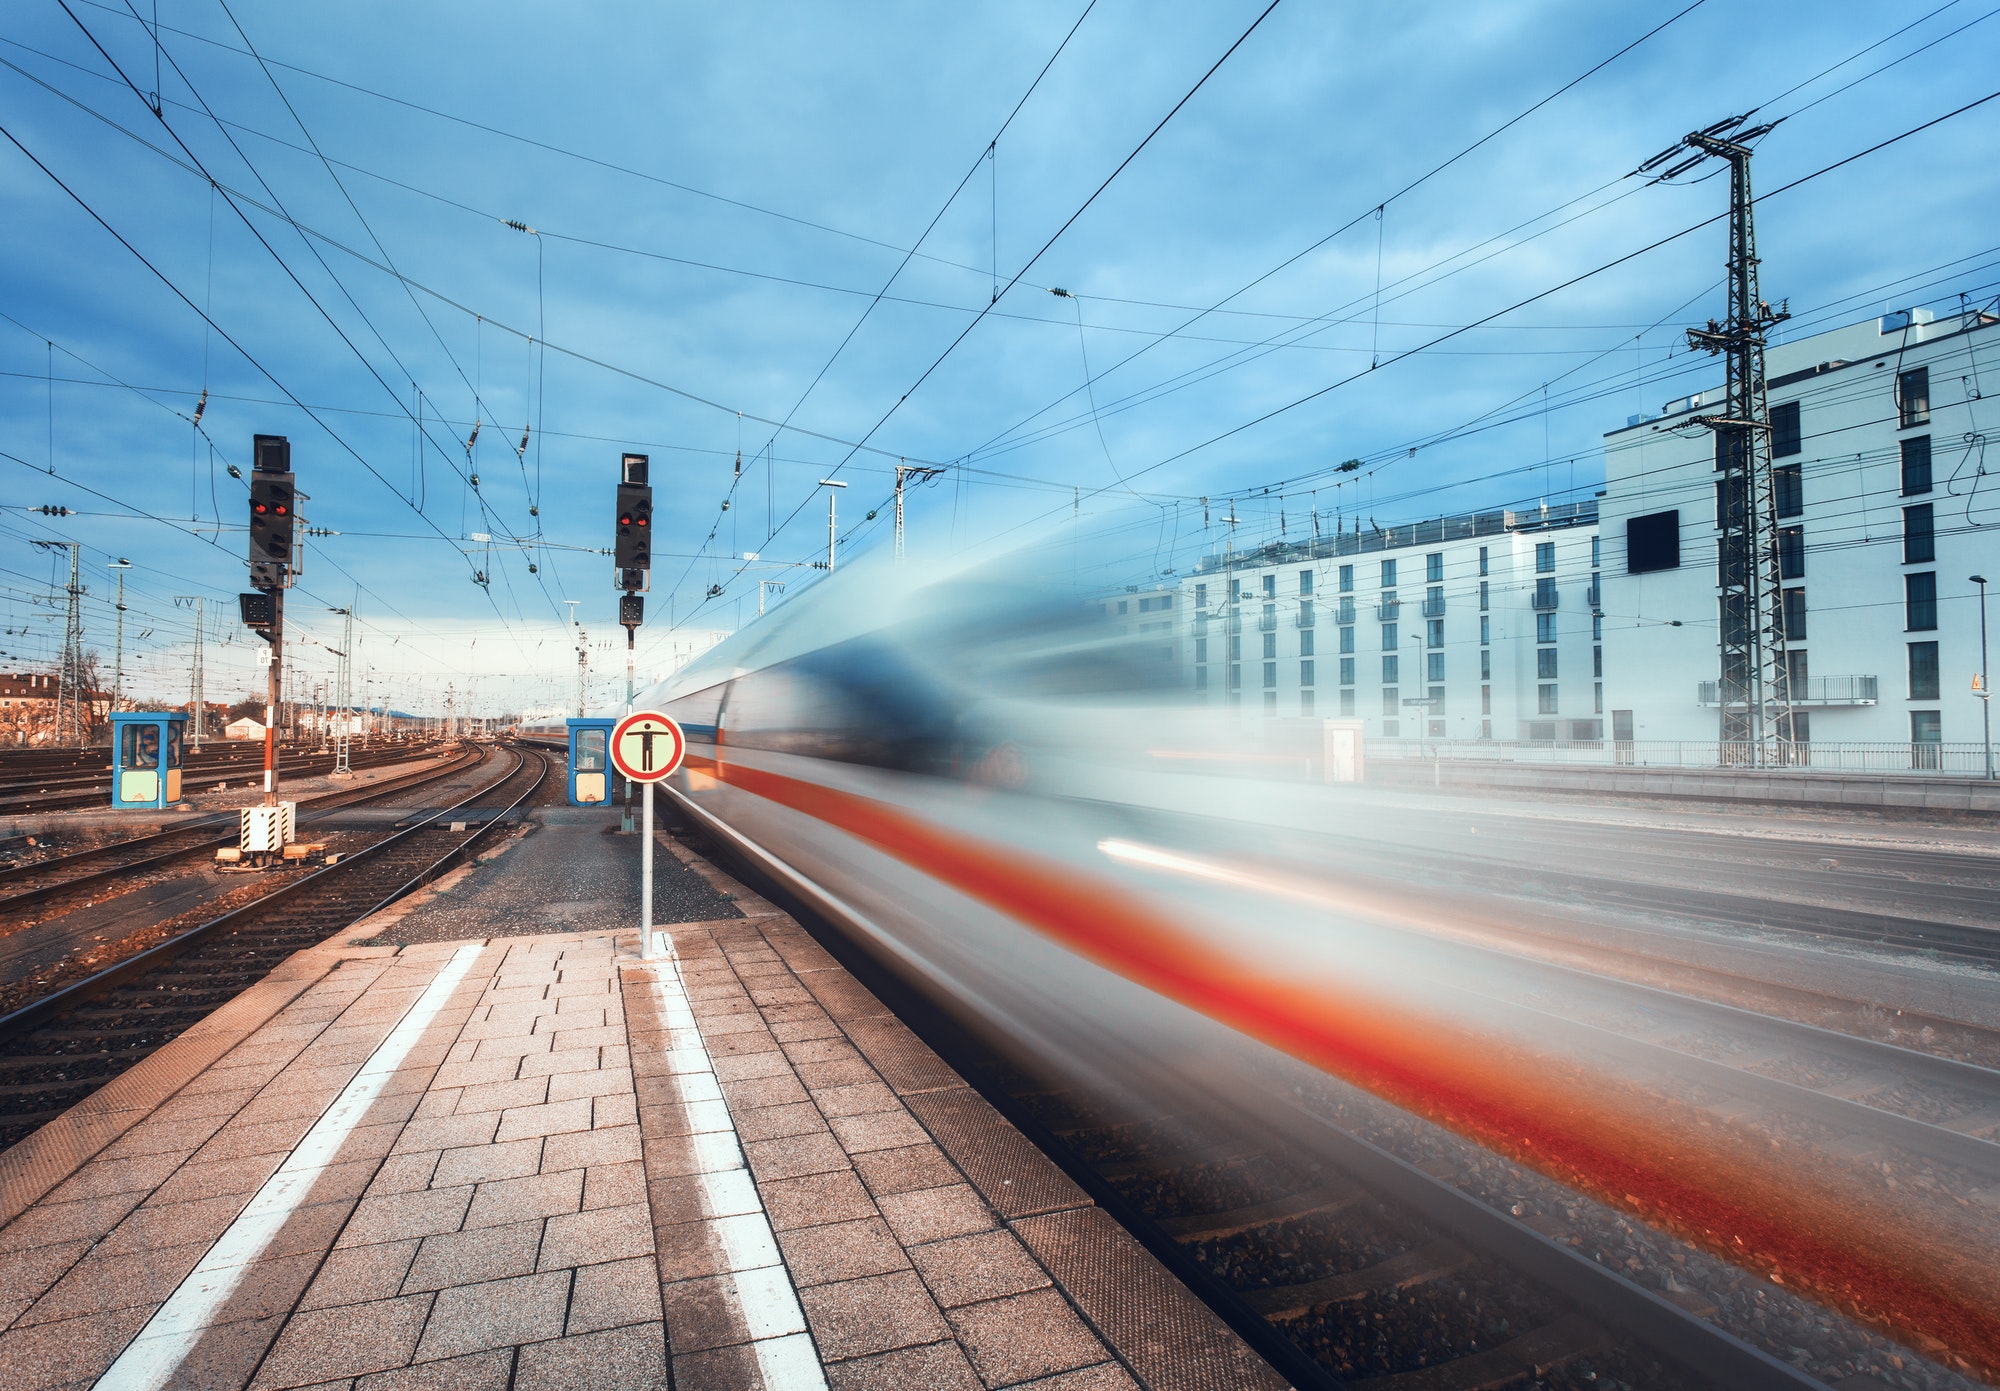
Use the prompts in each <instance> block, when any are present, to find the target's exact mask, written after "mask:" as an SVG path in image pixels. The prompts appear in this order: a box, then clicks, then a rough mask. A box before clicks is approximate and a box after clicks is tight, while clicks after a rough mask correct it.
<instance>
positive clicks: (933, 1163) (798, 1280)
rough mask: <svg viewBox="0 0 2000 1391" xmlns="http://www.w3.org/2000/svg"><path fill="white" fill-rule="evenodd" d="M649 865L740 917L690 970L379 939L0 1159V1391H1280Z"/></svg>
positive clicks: (719, 878) (181, 1043)
mask: <svg viewBox="0 0 2000 1391" xmlns="http://www.w3.org/2000/svg"><path fill="white" fill-rule="evenodd" d="M576 839H577V842H578V844H582V843H583V842H585V841H586V840H588V841H593V842H596V846H595V847H593V848H595V849H596V850H597V851H598V853H602V854H604V855H606V856H614V855H617V856H623V857H630V856H631V850H632V846H631V842H630V839H629V838H612V837H603V836H597V835H591V836H589V837H584V836H578V837H577V838H576ZM530 844H532V841H530ZM663 844H665V845H666V847H667V848H668V849H670V850H672V851H673V852H674V853H676V854H678V855H679V856H680V857H681V858H682V860H683V862H684V863H685V864H686V865H687V866H688V868H689V869H690V870H692V871H693V872H695V873H698V874H699V875H700V876H701V877H702V878H703V879H704V880H706V881H707V883H708V885H709V886H710V887H711V888H712V889H713V890H714V892H715V895H716V898H717V899H718V900H720V901H722V902H725V903H727V904H728V905H730V911H732V912H733V913H734V914H736V915H737V916H727V917H713V918H710V919H708V920H705V921H701V922H694V923H683V924H678V925H676V926H674V927H672V928H671V929H670V930H669V936H670V939H671V945H672V956H671V957H670V958H669V959H666V960H663V961H660V962H657V963H654V962H646V961H642V960H641V959H640V954H639V950H638V946H639V944H638V941H637V936H636V933H634V932H631V931H624V932H619V931H610V930H602V931H574V930H570V931H560V930H559V931H554V932H551V931H548V930H546V928H544V929H543V930H541V931H534V930H526V929H524V927H523V926H520V925H515V926H511V927H510V928H509V929H508V933H509V935H494V936H488V937H465V938H463V939H460V940H443V941H438V940H423V938H424V933H423V932H422V931H420V930H419V931H414V932H411V933H406V934H405V935H406V936H409V937H411V939H412V940H408V941H402V942H399V941H397V940H394V939H395V936H396V934H395V933H393V932H391V933H386V934H385V933H382V932H380V931H379V930H374V929H370V928H368V927H367V926H366V925H364V927H363V928H362V929H359V930H354V931H350V932H347V933H343V934H341V935H340V936H338V937H336V938H335V939H333V940H332V941H330V942H328V943H325V944H323V945H321V946H319V947H315V948H313V949H311V950H309V951H305V952H301V953H299V954H298V955H296V956H295V957H293V958H291V959H290V960H289V961H288V962H287V963H286V964H285V965H284V966H283V967H281V968H280V969H279V970H277V971H275V972H273V973H272V974H271V976H269V977H267V978H266V979H265V980H264V981H263V982H261V983H260V984H258V985H257V986H255V987H253V988H252V989H251V990H250V991H248V992H246V993H245V994H243V995H241V996H239V997H237V998H236V999H235V1000H233V1001H232V1002H231V1003H230V1004H228V1005H227V1006H225V1007H224V1008H223V1009H221V1010H219V1011H217V1012H216V1013H215V1014H214V1015H212V1016H211V1017H210V1018H209V1019H208V1020H206V1021H204V1022H203V1023H202V1024H201V1025H199V1026H197V1027H196V1028H195V1029H193V1030H191V1031H189V1032H187V1033H185V1034H183V1035H182V1036H181V1037H180V1038H179V1039H177V1040H175V1041H174V1042H173V1043H171V1044H169V1045H167V1046H166V1047H164V1048H162V1049H161V1050H160V1051H159V1052H157V1053H155V1054H154V1055H153V1056H152V1057H151V1058H150V1059H148V1060H147V1061H146V1062H145V1063H143V1064H141V1065H140V1066H138V1067H136V1068H134V1069H133V1070H132V1071H130V1072H128V1073H126V1074H125V1075H124V1076H122V1077H120V1078H119V1079H117V1080H116V1081H114V1082H112V1083H110V1084H108V1085H107V1086H105V1087H104V1088H102V1089H101V1090H100V1091H99V1092H97V1093H96V1094H95V1095H93V1096H92V1097H91V1098H90V1099H88V1100H87V1101H85V1102H84V1103H82V1104H80V1105H79V1106H77V1107H76V1108H74V1109H73V1110H72V1111H70V1112H68V1113H66V1114H65V1115H63V1116H62V1117H59V1118H58V1119H57V1120H56V1121H54V1122H51V1123H50V1124H49V1125H47V1126H45V1127H43V1128H42V1129H41V1130H40V1131H38V1132H36V1133H35V1134H34V1135H32V1136H30V1137H29V1138H28V1139H26V1140H24V1141H23V1142H21V1143H20V1144H18V1145H16V1146H15V1147H14V1148H12V1149H11V1150H9V1151H7V1152H6V1153H5V1154H4V1155H0V1328H4V1332H0V1386H5V1387H8V1388H12V1391H45V1389H52V1388H78V1391H81V1388H85V1387H91V1386H96V1387H99V1388H104V1389H105V1391H137V1389H140V1388H144V1389H145V1391H151V1389H152V1388H166V1387H200V1388H240V1387H255V1388H269V1391H281V1388H303V1387H316V1388H335V1387H339V1388H348V1389H349V1391H392V1389H398V1391H399V1389H400V1388H412V1389H414V1388H420V1387H421V1388H466V1389H467V1391H471V1389H472V1388H488V1387H490V1388H494V1391H507V1389H508V1388H512V1391H542V1388H548V1391H556V1388H581V1387H590V1388H662V1391H665V1388H668V1387H672V1388H676V1391H706V1389H707V1388H731V1389H732V1391H733V1389H734V1388H744V1391H755V1389H756V1388H770V1389H771V1391H778V1389H779V1388H784V1389H785V1391H790V1389H791V1388H817V1387H822V1386H824V1387H830V1388H841V1389H846V1391H863V1389H864V1388H868V1389H873V1388H881V1391H903V1389H904V1388H926V1389H928V1388H938V1391H957V1389H958V1388H966V1389H967V1391H971V1389H972V1388H1000V1387H1035V1388H1041V1389H1042V1391H1119V1388H1133V1387H1145V1388H1158V1389H1159V1391H1181V1388H1237V1387H1242V1388H1259V1391H1266V1389H1269V1391H1275V1389H1276V1388H1279V1387H1282V1386H1283V1385H1284V1381H1283V1379H1282V1378H1280V1377H1278V1376H1277V1375H1276V1374H1275V1373H1273V1372H1272V1371H1271V1370H1270V1369H1269V1368H1268V1367H1267V1366H1266V1365H1265V1364H1264V1363H1263V1362H1262V1361H1261V1360H1259V1359H1258V1358H1257V1356H1256V1355H1255V1354H1254V1353H1253V1352H1252V1351H1251V1350H1250V1349H1249V1348H1248V1347H1247V1346H1246V1345H1244V1344H1243V1343H1242V1342H1241V1341H1240V1340H1239V1339H1238V1338H1237V1337H1236V1336H1235V1335H1234V1334H1233V1333H1232V1332H1231V1331H1230V1330H1229V1329H1228V1328H1227V1327H1226V1326H1225V1325H1224V1324H1222V1323H1221V1321H1220V1320H1219V1319H1217V1318H1216V1317H1215V1315H1214V1314H1213V1313H1212V1312H1210V1311H1209V1310H1208V1309H1207V1308H1206V1307H1205V1306H1203V1305H1202V1304H1201V1303H1200V1302H1199V1301H1197V1300H1196V1299H1195V1298H1194V1297H1193V1296H1192V1295H1191V1294H1189V1293H1188V1291H1187V1290H1186V1289H1185V1288H1184V1287H1183V1286H1181V1285H1180V1284H1179V1283H1178V1282H1177V1281H1176V1280H1175V1279H1174V1278H1173V1277H1172V1276H1171V1275H1170V1274H1169V1273H1168V1272H1167V1271H1166V1270H1165V1269H1164V1268H1163V1267H1161V1266H1160V1265H1159V1264H1158V1263H1157V1262H1155V1261H1154V1260H1153V1258H1152V1257H1151V1256H1150V1255H1149V1254H1148V1253H1147V1252H1145V1251H1144V1250H1143V1248H1141V1247H1140V1246H1139V1245H1138V1244H1137V1243H1136V1242H1134V1241H1133V1240H1132V1239H1131V1238H1130V1237H1129V1236H1128V1235H1127V1234H1126V1233H1125V1232H1124V1230H1123V1229H1122V1228H1120V1227H1118V1226H1117V1225H1116V1224H1115V1223H1114V1222H1113V1221H1112V1220H1111V1218H1110V1217H1109V1216H1108V1215H1106V1214H1105V1213H1104V1212H1103V1211H1101V1210H1100V1209H1098V1208H1096V1207H1094V1206H1093V1205H1092V1203H1091V1202H1090V1200H1089V1198H1088V1197H1087V1195H1086V1194H1084V1193H1083V1192H1082V1190H1080V1189H1079V1188H1077V1187H1076V1186H1075V1185H1073V1184H1072V1183H1071V1182H1070V1181H1069V1180H1068V1178H1067V1177H1066V1176H1065V1175H1064V1174H1062V1173H1061V1172H1060V1171H1059V1170H1058V1169H1057V1168H1056V1167H1055V1166H1054V1165H1053V1164H1052V1163H1051V1162H1050V1161H1049V1160H1048V1159H1047V1158H1046V1157H1045V1156H1043V1155H1042V1154H1041V1153H1040V1152H1039V1151H1038V1150H1036V1149H1035V1148H1034V1147H1033V1146H1032V1145H1031V1144H1029V1143H1028V1142H1027V1141H1026V1140H1025V1139H1024V1138H1023V1137H1022V1136H1021V1135H1020V1133H1019V1132H1018V1131H1016V1130H1014V1129H1013V1128H1012V1127H1011V1126H1009V1125H1008V1124H1007V1123H1006V1122H1005V1121H1004V1120H1003V1119H1002V1118H1001V1117H1000V1116H999V1115H998V1114H997V1113H996V1112H994V1111H993V1110H992V1109H991V1108H990V1107H989V1106H988V1105H987V1104H986V1102H985V1101H984V1100H983V1099H982V1098H981V1097H980V1096H979V1095H978V1094H977V1093H975V1092H974V1091H972V1090H971V1089H970V1088H969V1087H967V1086H966V1084H965V1083H964V1081H963V1080H962V1079H961V1078H959V1077H958V1075H957V1074H956V1073H955V1072H953V1071H952V1070H951V1069H950V1068H949V1067H948V1066H947V1065H946V1064H945V1063H944V1062H943V1061H942V1060H941V1059H939V1058H938V1057H937V1055H936V1054H934V1053H933V1052H932V1051H931V1050H930V1049H928V1048H927V1047H925V1046H924V1045H923V1044H922V1043H921V1042H920V1041H919V1040H918V1039H917V1038H916V1037H915V1036H914V1035H912V1034H911V1033H910V1032H909V1031H908V1030H907V1029H906V1028H905V1027H904V1025H903V1024H902V1023H901V1022H900V1021H899V1020H898V1019H896V1018H895V1016H894V1015H892V1014H891V1013H889V1012H888V1011H887V1010H886V1009H885V1008H883V1006H882V1005H881V1004H880V1003H879V1002H878V1001H877V1000H876V999H875V998H874V997H873V996H872V995H871V994H869V993H868V992H867V991H866V990H865V989H864V988H863V987H862V986H861V985H860V984H859V983H858V982H857V981H856V980H855V979H854V978H853V977H852V976H851V975H849V974H848V973H847V972H846V971H845V970H844V969H842V968H841V967H840V966H839V965H838V963H837V962H836V961H835V960H834V959H833V958H832V957H831V956H830V955H828V953H827V952H826V951H825V950H824V949H823V948H822V947H821V946H820V945H819V944H818V943H816V942H815V941H814V940H813V939H812V937H811V936H810V935H809V934H808V933H807V932H806V931H805V930H804V929H803V928H801V927H800V925H799V924H798V923H796V922H795V921H793V920H792V919H791V918H789V917H787V916H786V915H785V914H783V913H782V912H780V911H779V910H778V909H777V908H776V907H774V906H773V905H771V904H770V903H768V902H766V901H765V900H763V899H761V898H759V897H757V896H756V895H755V894H754V893H751V892H750V891H749V890H748V889H746V888H744V886H742V885H741V884H737V883H735V882H734V881H731V880H729V879H728V878H727V877H726V876H724V875H722V874H721V872H720V871H718V870H716V869H714V868H713V867H712V866H709V865H707V864H706V863H704V862H701V861H698V860H696V859H695V858H694V857H693V856H692V855H691V854H690V853H689V852H687V851H685V850H684V849H682V848H681V847H679V846H678V845H675V844H673V843H672V842H663ZM506 858H507V857H502V859H501V861H500V863H501V864H504V863H505V861H506ZM629 862H630V861H629V858H628V859H626V863H627V864H628V865H629ZM521 863H523V864H529V863H532V857H523V859H522V861H521ZM496 868H497V866H496ZM627 873H628V874H629V869H628V871H627ZM419 916H420V915H419ZM402 922H403V924H404V925H405V926H415V924H414V923H413V920H412V919H411V918H409V917H405V918H404V919H402ZM371 942H372V943H373V944H369V943H371Z"/></svg>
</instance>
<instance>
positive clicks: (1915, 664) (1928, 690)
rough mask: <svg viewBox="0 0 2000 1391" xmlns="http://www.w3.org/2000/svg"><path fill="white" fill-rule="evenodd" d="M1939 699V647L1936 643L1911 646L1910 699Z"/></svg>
mask: <svg viewBox="0 0 2000 1391" xmlns="http://www.w3.org/2000/svg"><path fill="white" fill-rule="evenodd" d="M1937 698H1938V645H1937V644H1936V643H1934V642H1913V643H1911V644H1910V699H1911V700H1936V699H1937Z"/></svg>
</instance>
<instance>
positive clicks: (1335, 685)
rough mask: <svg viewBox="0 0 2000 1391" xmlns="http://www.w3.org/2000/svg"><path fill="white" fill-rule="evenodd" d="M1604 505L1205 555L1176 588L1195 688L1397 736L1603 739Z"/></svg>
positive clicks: (1248, 706)
mask: <svg viewBox="0 0 2000 1391" xmlns="http://www.w3.org/2000/svg"><path fill="white" fill-rule="evenodd" d="M1598 549H1599V548H1598V529H1597V504H1596V503H1595V502H1585V503H1573V504H1565V505H1563V506H1559V507H1545V508H1541V509H1538V510H1534V511H1523V512H1513V511H1493V512H1478V513H1466V514H1462V515H1459V516H1452V517H1442V518H1437V519H1434V520H1431V521H1426V522H1417V523H1414V524H1411V525H1408V526H1397V527H1390V528H1388V529H1387V530H1374V529H1371V530H1369V531H1366V532H1359V531H1357V532H1343V533H1341V534H1339V535H1337V536H1330V537H1321V538H1318V539H1315V540H1312V541H1302V542H1290V543H1286V542H1280V543H1276V544H1273V545H1269V546H1264V547H1261V548H1259V549H1257V550H1255V551H1250V552H1245V553H1243V554H1222V555H1210V556H1206V557H1204V558H1203V559H1202V562H1201V564H1200V566H1199V568H1197V570H1196V571H1195V572H1194V573H1193V574H1192V575H1189V576H1187V577H1186V578H1184V579H1183V580H1182V581H1181V584H1180V599H1181V602H1180V604H1179V607H1178V613H1179V615H1180V620H1181V622H1180V633H1181V660H1182V662H1183V663H1184V664H1185V668H1186V669H1187V670H1188V671H1189V672H1190V673H1191V679H1190V684H1191V686H1192V688H1193V691H1194V695H1195V698H1196V699H1198V700H1201V701H1204V702H1209V703H1215V704H1222V705H1226V706H1230V707H1235V708H1239V709H1242V710H1244V711H1246V712H1254V713H1261V714H1265V715H1287V716H1296V715H1305V716H1313V715H1318V716H1344V717H1350V718H1356V719H1360V720H1362V721H1363V722H1364V725H1363V728H1364V733H1365V734H1366V735H1368V736H1370V737H1374V738H1389V739H1506V740H1513V739H1535V740H1595V739H1601V738H1603V737H1604V728H1603V719H1604V714H1603V711H1604V704H1603V684H1602V683H1603V656H1602V649H1601V647H1600V646H1599V645H1598V640H1597V639H1598V631H1599V620H1598V617H1597V613H1596V608H1597V605H1596V598H1597V593H1598V582H1597V573H1598V572H1597V561H1598Z"/></svg>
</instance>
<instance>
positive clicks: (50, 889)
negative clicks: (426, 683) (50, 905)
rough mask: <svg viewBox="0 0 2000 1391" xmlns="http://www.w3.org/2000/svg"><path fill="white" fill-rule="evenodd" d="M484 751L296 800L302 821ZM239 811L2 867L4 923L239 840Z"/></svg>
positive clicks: (461, 766)
mask: <svg viewBox="0 0 2000 1391" xmlns="http://www.w3.org/2000/svg"><path fill="white" fill-rule="evenodd" d="M481 760H482V755H481V754H480V752H479V751H478V750H477V749H475V748H466V749H462V750H460V751H459V752H458V753H457V754H456V755H454V756H453V757H452V758H451V759H450V761H448V762H446V763H444V764H441V765H439V766H437V767H432V768H422V769H418V770H417V771H415V772H411V773H405V774H402V775H400V776H398V777H394V778H390V779H388V780H386V781H381V782H373V783H369V784H368V785H367V786H365V787H353V788H339V789H336V790H334V791H332V792H321V793H315V794H310V795H308V796H304V797H300V798H298V799H296V800H297V801H298V803H299V806H300V808H301V814H300V818H299V819H300V824H302V825H307V824H310V823H311V821H312V819H313V817H315V816H318V815H321V814H323V813H325V812H328V811H331V810H334V809H337V808H341V807H349V806H354V805H357V804H360V803H365V802H372V801H378V800H380V799H381V798H383V797H387V796H391V795H394V794H396V793H399V792H405V791H408V790H410V789H411V788H415V787H424V786H428V785H430V784H431V783H435V782H438V781H441V780H443V779H446V778H449V777H452V776H455V775H456V774H459V773H462V772H465V771H466V770H467V769H470V768H472V767H474V766H476V765H477V764H478V763H479V762H481ZM237 826H238V818H237V816H236V814H235V813H234V812H228V813H219V814H216V815H213V816H204V817H201V818H199V819H198V820H195V821H192V822H184V823H182V824H180V825H177V826H174V827H172V828H170V829H168V830H164V831H155V832H150V833H148V834H145V835H138V836H131V837H128V838H125V839H122V840H114V841H109V842H106V843H105V844H102V845H94V846H90V847H87V848H85V849H82V850H75V851H71V852H69V853H67V854H61V855H52V856H50V857H49V858H47V859H43V860H32V861H29V862H27V863H24V864H16V865H9V866H6V867H4V868H0V921H4V920H5V919H6V917H7V915H8V914H9V913H10V912H14V913H18V912H20V911H22V910H24V909H26V908H29V907H31V906H33V905H35V904H38V903H43V902H46V901H47V900H49V899H51V898H54V897H57V896H59V895H68V894H72V893H76V892H81V891H85V890H88V889H93V888H97V887H99V886H102V885H104V884H107V883H109V882H111V881H112V880H114V879H119V878H123V877H126V876H129V875H132V874H136V873H142V872H145V871H148V870H153V869H157V868H160V867H162V866H165V865H167V864H171V863H173V862H175V861H178V860H183V859H187V858H189V857H192V856H196V855H201V854H203V853H205V852H207V851H211V850H213V849H215V848H216V847H217V846H220V845H226V844H229V843H230V842H232V841H234V840H235V839H236V838H237Z"/></svg>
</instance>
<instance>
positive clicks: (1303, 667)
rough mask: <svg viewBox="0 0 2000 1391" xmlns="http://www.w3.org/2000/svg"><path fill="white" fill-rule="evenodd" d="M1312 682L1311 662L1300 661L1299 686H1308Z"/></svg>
mask: <svg viewBox="0 0 2000 1391" xmlns="http://www.w3.org/2000/svg"><path fill="white" fill-rule="evenodd" d="M1312 683H1313V664H1312V663H1311V662H1300V663H1299V684H1300V685H1301V686H1310V685H1312Z"/></svg>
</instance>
